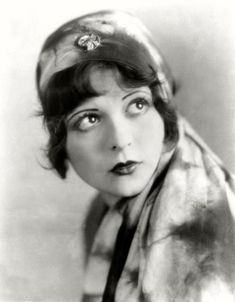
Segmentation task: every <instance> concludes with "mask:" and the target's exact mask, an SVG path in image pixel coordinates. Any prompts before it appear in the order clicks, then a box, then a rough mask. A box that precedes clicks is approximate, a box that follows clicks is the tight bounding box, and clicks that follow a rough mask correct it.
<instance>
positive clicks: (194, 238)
mask: <svg viewBox="0 0 235 302" xmlns="http://www.w3.org/2000/svg"><path fill="white" fill-rule="evenodd" d="M175 86H176V85H175V83H174V80H173V78H172V76H171V73H170V70H169V68H168V67H167V65H166V63H165V61H164V60H163V58H162V56H161V55H160V53H159V51H158V49H157V48H156V46H155V45H154V43H153V41H152V38H151V36H150V34H149V33H148V31H147V30H146V29H145V28H144V26H143V25H142V24H140V23H139V21H137V20H136V19H135V18H134V17H132V16H130V15H128V14H125V13H121V12H113V11H101V12H97V13H93V14H90V15H86V16H82V17H80V18H78V19H75V20H72V21H71V22H69V23H67V24H65V25H63V26H62V27H60V28H59V29H58V30H57V31H55V32H54V33H53V34H52V35H50V36H49V38H48V39H47V40H46V42H45V44H44V46H43V48H42V51H41V54H40V58H39V62H38V67H37V87H38V93H39V98H40V101H41V105H42V115H43V118H44V122H45V124H46V126H47V128H48V130H49V143H48V153H47V155H48V158H49V160H50V162H51V164H52V168H54V169H55V170H56V171H57V172H58V173H59V175H60V176H61V177H62V178H65V177H66V171H67V168H68V162H70V163H71V164H72V166H73V168H74V169H75V171H76V172H77V174H78V175H79V176H80V177H81V178H82V179H83V180H84V181H85V182H87V183H88V184H89V185H91V186H92V187H94V188H96V189H97V190H98V191H99V195H98V197H97V199H96V201H95V202H96V204H97V205H98V208H99V211H100V208H102V211H100V212H101V217H99V219H100V221H99V226H97V228H98V229H97V232H96V234H95V238H94V241H93V243H92V249H91V253H90V255H89V259H88V265H87V272H86V278H85V281H84V297H83V298H84V301H151V302H152V301H164V302H165V301H181V302H182V301H195V302H198V301H221V300H222V299H224V300H225V299H227V300H226V301H233V300H234V294H235V288H234V283H235V271H234V270H235V268H234V263H235V259H234V258H235V241H234V212H232V211H233V209H234V193H233V192H232V188H234V183H233V179H232V176H231V175H230V174H229V173H228V172H227V171H226V170H225V168H224V167H223V165H222V163H221V162H220V161H219V160H218V159H217V158H216V156H215V155H214V154H213V153H212V152H211V151H210V150H209V149H208V147H207V146H206V145H205V144H204V143H203V142H202V140H201V139H200V138H199V137H198V136H197V135H196V133H195V132H194V131H193V130H192V129H191V127H190V126H189V124H188V123H187V122H186V121H185V120H184V119H183V118H182V117H181V116H179V114H177V113H176V110H175V109H174V106H173V102H172V98H173V96H174V94H175V93H176V87H175ZM103 205H104V206H103ZM99 219H98V220H99ZM93 223H94V221H93V220H92V221H89V219H88V225H91V224H93Z"/></svg>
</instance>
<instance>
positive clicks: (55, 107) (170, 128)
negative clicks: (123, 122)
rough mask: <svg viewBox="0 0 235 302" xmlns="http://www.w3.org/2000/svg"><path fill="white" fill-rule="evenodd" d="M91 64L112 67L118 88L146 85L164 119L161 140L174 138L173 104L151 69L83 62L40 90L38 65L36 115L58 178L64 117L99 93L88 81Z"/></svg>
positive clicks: (63, 160) (62, 168) (63, 159)
mask: <svg viewBox="0 0 235 302" xmlns="http://www.w3.org/2000/svg"><path fill="white" fill-rule="evenodd" d="M93 67H99V68H103V69H112V70H113V71H114V74H115V77H116V80H117V83H118V84H119V85H120V86H122V87H136V88H137V87H141V86H148V87H149V88H150V90H151V92H152V97H153V102H154V106H155V108H156V110H157V111H158V112H159V114H160V116H161V117H162V119H163V122H164V128H165V137H164V143H165V144H169V146H174V145H175V143H176V142H177V141H178V136H179V135H178V126H177V114H176V110H175V107H174V106H173V104H172V102H171V100H170V99H169V100H164V99H163V97H162V94H161V93H160V91H161V89H160V88H161V87H160V85H161V83H160V82H159V81H158V79H157V77H156V73H155V72H154V70H152V69H151V72H148V73H143V72H141V71H139V70H138V71H137V70H135V69H133V68H131V67H129V66H126V65H123V64H121V63H116V62H104V61H89V62H83V63H80V64H78V65H74V66H72V67H69V68H67V69H65V70H62V71H59V72H57V73H55V74H54V75H53V76H52V77H51V79H50V81H49V82H48V84H47V87H46V89H45V90H44V91H43V92H41V91H40V89H39V81H40V68H39V66H38V67H37V73H36V81H37V87H38V94H39V99H40V102H41V107H42V110H41V111H40V115H41V116H42V117H43V123H44V125H45V126H46V128H47V129H48V132H49V140H48V144H47V149H46V150H45V151H46V155H47V158H48V159H49V162H50V164H51V166H50V168H51V169H55V170H56V171H57V172H58V174H59V175H60V177H61V178H66V172H67V169H68V162H67V158H68V157H67V153H66V137H67V129H66V124H65V118H66V116H67V115H68V114H70V113H71V112H72V111H73V110H74V109H75V108H76V107H77V106H79V105H80V104H82V103H83V102H85V101H86V99H87V98H90V97H95V96H99V93H98V92H97V91H95V90H94V88H93V87H92V85H91V82H90V72H92V70H91V69H92V68H93ZM172 93H173V95H174V94H175V93H176V85H175V82H174V81H173V84H172Z"/></svg>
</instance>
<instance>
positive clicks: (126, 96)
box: [122, 90, 148, 101]
mask: <svg viewBox="0 0 235 302" xmlns="http://www.w3.org/2000/svg"><path fill="white" fill-rule="evenodd" d="M138 92H142V93H145V94H148V93H147V92H145V91H143V90H135V91H132V92H130V93H128V94H127V95H125V96H124V97H123V98H122V100H123V101H124V100H125V99H126V98H128V97H129V96H131V95H132V94H135V93H138Z"/></svg>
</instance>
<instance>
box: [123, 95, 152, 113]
mask: <svg viewBox="0 0 235 302" xmlns="http://www.w3.org/2000/svg"><path fill="white" fill-rule="evenodd" d="M149 107H150V103H149V102H148V101H147V100H146V99H144V98H138V99H134V100H133V101H131V102H130V103H129V105H128V108H127V112H128V113H129V114H130V115H139V114H143V113H145V112H146V111H147V110H148V108H149Z"/></svg>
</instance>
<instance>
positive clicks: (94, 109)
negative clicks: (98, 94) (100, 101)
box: [67, 108, 99, 123]
mask: <svg viewBox="0 0 235 302" xmlns="http://www.w3.org/2000/svg"><path fill="white" fill-rule="evenodd" d="M86 111H92V112H95V111H99V110H98V109H96V108H90V109H83V110H79V111H77V112H74V114H72V115H71V116H70V117H69V118H68V120H67V123H68V122H69V121H70V120H71V119H72V118H73V117H74V116H75V115H77V114H79V113H82V112H86Z"/></svg>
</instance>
